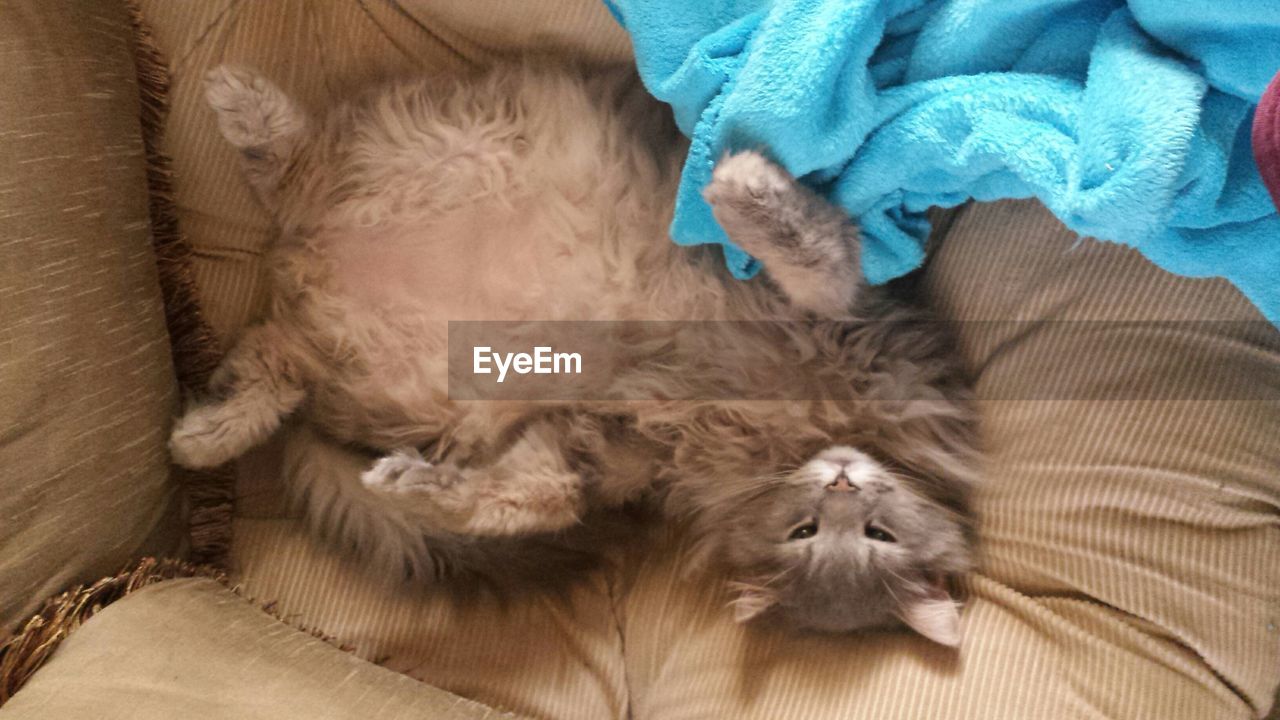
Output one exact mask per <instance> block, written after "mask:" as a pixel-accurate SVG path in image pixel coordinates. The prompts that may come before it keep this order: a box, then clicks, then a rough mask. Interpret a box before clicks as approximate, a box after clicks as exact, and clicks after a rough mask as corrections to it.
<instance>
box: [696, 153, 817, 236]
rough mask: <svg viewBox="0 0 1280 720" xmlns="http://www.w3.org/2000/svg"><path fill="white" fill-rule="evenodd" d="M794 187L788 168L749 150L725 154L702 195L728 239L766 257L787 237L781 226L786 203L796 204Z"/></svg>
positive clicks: (785, 213) (785, 212) (785, 211)
mask: <svg viewBox="0 0 1280 720" xmlns="http://www.w3.org/2000/svg"><path fill="white" fill-rule="evenodd" d="M795 188H796V183H795V180H793V179H792V178H791V176H790V175H788V174H787V171H786V170H783V169H782V168H781V167H779V166H778V165H775V164H774V163H773V162H770V161H769V160H768V159H766V158H765V157H764V156H763V155H761V154H760V153H758V152H754V151H750V150H748V151H745V152H740V153H737V154H735V155H727V156H725V157H724V158H723V159H722V160H721V161H720V162H719V164H717V165H716V169H715V172H714V173H713V174H712V177H711V183H710V184H708V185H707V187H706V189H705V190H703V192H702V196H703V197H704V198H706V200H707V202H708V203H709V204H710V205H711V211H712V213H713V214H714V215H715V217H716V221H717V222H719V223H720V227H722V228H724V231H725V232H726V233H727V234H728V235H729V239H730V240H732V241H733V243H734V244H735V245H737V246H738V247H740V248H742V249H743V250H746V251H747V252H749V253H751V254H752V255H754V256H756V257H758V258H762V259H763V258H766V257H768V256H769V255H770V254H771V253H770V251H771V250H772V249H773V247H774V246H775V245H776V244H777V243H778V240H780V239H784V238H787V237H788V236H787V233H785V232H783V231H782V230H780V229H779V228H781V227H782V226H781V224H780V221H781V220H783V218H784V217H785V216H786V215H787V207H788V206H789V205H793V204H795V201H794V200H793V198H794V196H795V195H796V192H795Z"/></svg>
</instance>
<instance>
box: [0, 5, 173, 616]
mask: <svg viewBox="0 0 1280 720" xmlns="http://www.w3.org/2000/svg"><path fill="white" fill-rule="evenodd" d="M0 65H3V67H4V68H5V72H4V73H0V98H3V100H4V102H3V103H2V104H0V138H2V140H0V167H2V168H4V174H3V175H0V633H2V632H3V631H5V630H8V629H11V628H12V627H13V626H14V624H15V623H16V622H18V621H19V620H20V619H21V618H22V617H23V616H24V615H26V614H28V613H30V612H31V611H32V610H33V609H34V608H35V607H36V606H37V605H38V604H39V603H40V602H41V601H42V600H43V599H44V598H45V597H47V596H49V595H51V594H53V593H54V592H56V591H58V590H61V589H63V588H64V587H65V586H67V585H69V584H72V583H75V582H81V581H85V580H89V579H91V578H96V577H100V576H103V575H107V574H110V573H113V572H115V571H116V570H118V569H119V568H120V567H121V566H122V565H123V564H124V563H125V562H126V561H127V560H128V559H129V558H131V557H133V556H135V555H137V554H140V553H156V552H166V551H169V550H172V549H173V546H174V542H175V540H176V538H177V537H178V536H179V532H178V530H179V528H178V526H177V522H176V513H175V512H174V511H173V510H174V508H175V507H176V501H175V498H176V494H175V493H174V491H173V490H174V488H173V485H172V483H171V481H170V472H169V462H168V455H167V452H166V449H165V436H166V434H167V428H168V424H169V420H170V417H171V416H172V414H173V411H174V408H175V399H176V391H175V387H176V385H175V381H174V377H173V369H172V362H171V360H170V357H169V345H168V335H167V333H166V330H165V325H164V319H163V315H162V308H161V296H160V289H159V285H158V281H157V277H156V267H155V258H154V256H153V254H152V249H151V242H150V232H149V225H148V209H147V188H146V177H145V160H144V157H143V147H142V139H141V136H140V130H139V104H138V91H137V85H136V77H137V76H136V71H135V67H134V61H133V51H132V29H131V25H130V22H129V16H128V13H127V11H126V9H125V7H124V6H123V5H122V4H121V3H119V2H116V1H114V0H6V2H3V3H0Z"/></svg>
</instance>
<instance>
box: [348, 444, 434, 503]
mask: <svg viewBox="0 0 1280 720" xmlns="http://www.w3.org/2000/svg"><path fill="white" fill-rule="evenodd" d="M457 479H458V478H457V475H456V473H451V472H446V471H445V470H444V469H443V468H440V467H437V466H435V465H432V464H431V463H429V462H427V461H426V460H425V459H423V457H422V455H421V454H420V453H419V452H418V451H417V450H397V451H396V452H393V453H391V454H390V455H387V456H386V457H383V458H379V459H378V461H377V462H375V463H374V464H373V467H371V468H369V469H368V470H366V471H365V472H364V473H363V474H361V475H360V482H361V483H363V484H364V486H365V487H366V488H368V489H370V490H373V491H374V492H378V493H384V494H396V495H401V494H407V493H430V492H435V491H438V490H443V489H445V488H447V487H449V486H450V485H453V484H454V483H455V482H457Z"/></svg>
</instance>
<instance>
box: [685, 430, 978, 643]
mask: <svg viewBox="0 0 1280 720" xmlns="http://www.w3.org/2000/svg"><path fill="white" fill-rule="evenodd" d="M722 510H723V511H726V512H725V514H720V517H719V518H718V520H717V521H716V522H715V523H714V526H713V529H711V531H710V532H711V533H712V534H714V535H717V536H718V537H715V538H708V539H709V540H712V541H713V545H714V546H715V547H716V548H718V551H719V552H718V554H720V555H721V556H722V559H723V560H724V561H725V564H727V565H728V569H729V572H730V573H731V575H732V576H733V577H734V578H735V579H734V581H733V582H732V583H731V587H732V588H733V590H734V592H735V593H736V599H735V600H734V601H733V608H734V615H735V618H736V619H737V620H738V621H740V622H745V621H747V620H751V619H752V618H755V617H758V616H772V617H775V618H778V619H780V620H782V621H784V622H786V623H788V624H791V625H794V626H798V627H801V628H806V629H811V630H817V631H823V632H848V631H854V630H864V629H873V628H884V627H892V626H895V625H899V624H905V625H906V626H908V627H910V628H911V629H913V630H915V631H916V632H918V633H920V634H921V635H923V636H925V637H927V638H929V639H930V640H933V641H935V642H938V643H941V644H943V645H948V646H955V645H957V644H958V643H959V641H960V617H959V611H958V606H957V603H956V602H955V600H954V599H953V597H952V596H951V594H950V592H949V591H948V584H949V580H950V579H952V578H953V577H954V576H955V575H957V574H958V573H961V572H963V571H964V570H966V569H967V568H968V567H969V564H970V548H969V542H968V539H967V533H966V525H965V521H964V516H963V515H961V514H960V513H959V512H957V510H956V509H954V507H952V506H949V504H948V503H944V502H942V501H940V500H939V499H937V498H933V497H930V495H929V493H928V492H927V487H925V486H923V485H922V483H920V482H919V481H916V480H913V479H912V477H911V476H910V475H909V474H906V473H903V472H897V471H894V470H891V469H890V468H889V467H888V466H887V465H886V464H882V463H881V462H878V461H877V460H875V459H873V458H872V457H871V456H870V455H868V454H866V453H864V452H861V451H859V450H856V449H854V448H851V447H833V448H829V449H827V450H824V451H822V452H820V453H819V454H818V455H817V456H815V457H813V458H812V459H810V460H809V461H808V462H806V463H804V464H803V465H801V466H800V467H799V468H798V469H795V470H793V471H790V472H781V473H778V474H776V475H773V476H769V477H767V478H761V479H760V480H759V484H758V491H756V492H752V493H748V494H746V495H745V496H744V497H743V498H742V499H741V500H740V501H739V502H737V503H731V504H727V505H724V506H722Z"/></svg>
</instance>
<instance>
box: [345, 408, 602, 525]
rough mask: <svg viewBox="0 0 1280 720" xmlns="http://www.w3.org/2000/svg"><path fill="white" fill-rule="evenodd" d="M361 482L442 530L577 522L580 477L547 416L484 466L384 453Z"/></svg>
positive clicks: (413, 454) (412, 453)
mask: <svg viewBox="0 0 1280 720" xmlns="http://www.w3.org/2000/svg"><path fill="white" fill-rule="evenodd" d="M361 480H362V481H363V483H364V486H365V487H367V488H369V489H370V490H372V491H373V492H375V493H377V494H379V495H382V496H384V497H386V498H387V499H389V500H390V501H391V502H393V503H395V504H396V505H397V506H400V507H402V508H404V509H406V510H408V511H410V512H412V513H414V514H417V515H421V516H423V517H426V518H428V519H429V520H431V521H432V522H433V523H435V524H437V525H438V527H440V529H442V530H446V531H448V532H452V533H456V534H460V535H489V536H493V535H517V534H525V533H536V532H546V531H554V530H561V529H564V528H566V527H569V526H571V525H573V524H575V523H577V522H578V519H579V517H580V516H581V513H582V509H583V496H582V490H583V488H582V477H581V476H580V475H579V474H578V473H577V472H575V471H573V470H572V469H570V468H569V466H568V463H567V462H566V461H565V458H564V453H563V452H562V450H561V443H560V442H559V439H558V438H557V437H556V435H555V433H554V431H553V429H552V428H551V427H550V426H549V425H546V424H539V425H535V426H533V427H531V428H529V429H528V430H526V431H525V432H524V433H523V434H522V435H521V436H520V438H519V439H517V440H516V442H515V443H514V444H513V445H512V446H511V447H510V448H509V449H508V450H507V451H506V452H504V453H503V454H502V455H501V456H500V457H499V458H498V459H497V460H496V461H494V462H493V463H492V464H490V465H487V466H482V467H465V468H459V467H457V466H454V465H451V464H441V465H433V464H431V463H429V462H427V461H426V460H425V459H423V457H422V456H421V455H420V454H418V453H417V452H416V451H401V452H396V453H393V454H391V455H388V456H386V457H384V458H382V459H380V460H378V461H377V462H376V463H374V466H373V468H372V469H370V470H369V471H368V472H366V473H364V475H362V476H361Z"/></svg>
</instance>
